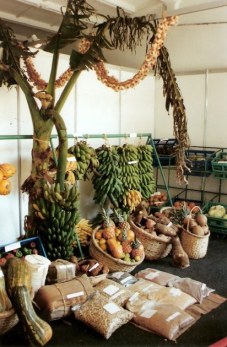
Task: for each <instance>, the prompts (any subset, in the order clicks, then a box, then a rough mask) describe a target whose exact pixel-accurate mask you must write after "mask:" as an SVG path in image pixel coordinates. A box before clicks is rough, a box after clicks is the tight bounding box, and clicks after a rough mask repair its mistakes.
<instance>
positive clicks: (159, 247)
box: [129, 219, 172, 260]
mask: <svg viewBox="0 0 227 347" xmlns="http://www.w3.org/2000/svg"><path fill="white" fill-rule="evenodd" d="M129 223H130V225H131V228H132V230H133V231H134V233H135V234H136V237H137V238H138V240H139V241H140V242H141V243H142V244H143V246H144V251H145V258H146V259H148V260H158V259H160V258H165V257H166V256H167V255H168V254H169V253H170V251H171V249H172V244H171V243H170V242H171V238H169V240H165V239H161V238H160V237H158V236H157V237H155V236H153V235H151V234H150V233H148V232H147V231H145V230H143V229H141V228H139V227H138V226H136V225H135V224H134V222H133V221H132V220H131V219H130V221H129Z"/></svg>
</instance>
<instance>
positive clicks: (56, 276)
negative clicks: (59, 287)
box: [46, 259, 76, 284]
mask: <svg viewBox="0 0 227 347" xmlns="http://www.w3.org/2000/svg"><path fill="white" fill-rule="evenodd" d="M75 276H76V264H74V263H71V262H69V261H67V260H64V259H57V260H55V261H52V262H51V264H50V265H49V268H48V273H47V277H46V284H53V283H60V282H65V281H69V280H71V279H72V278H74V277H75Z"/></svg>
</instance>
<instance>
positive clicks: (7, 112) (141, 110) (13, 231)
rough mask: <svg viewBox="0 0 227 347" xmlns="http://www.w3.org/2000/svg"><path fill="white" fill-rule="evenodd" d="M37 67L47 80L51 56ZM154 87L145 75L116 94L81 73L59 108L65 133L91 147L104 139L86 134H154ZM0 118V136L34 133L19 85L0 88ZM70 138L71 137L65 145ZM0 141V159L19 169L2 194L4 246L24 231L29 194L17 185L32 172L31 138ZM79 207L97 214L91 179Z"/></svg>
mask: <svg viewBox="0 0 227 347" xmlns="http://www.w3.org/2000/svg"><path fill="white" fill-rule="evenodd" d="M68 59H69V58H68V56H66V55H61V57H60V64H59V71H58V75H60V74H61V73H62V72H63V71H64V70H65V69H66V68H67V67H68ZM35 66H36V69H37V71H39V72H40V73H41V75H42V77H43V78H44V79H46V80H47V79H48V77H49V72H50V66H51V56H50V55H49V54H48V53H45V52H40V53H39V54H38V56H37V58H36V59H35ZM108 69H109V73H110V74H111V75H114V76H116V77H117V78H119V80H125V79H128V78H130V77H132V75H133V74H134V73H135V71H133V70H132V69H123V68H120V67H114V66H108ZM154 86H155V79H154V77H153V76H148V77H147V78H146V79H145V80H143V81H142V82H141V84H140V85H138V86H137V87H135V88H134V89H132V90H127V91H123V92H115V91H113V90H112V89H110V88H107V87H106V86H104V85H103V84H102V83H101V82H100V81H98V80H97V77H96V75H95V73H94V72H92V71H85V72H83V73H82V74H81V75H80V77H79V79H78V81H77V84H76V86H75V88H74V89H73V90H72V92H71V94H70V96H69V98H68V100H67V102H66V104H65V106H64V108H63V109H62V112H61V115H62V116H63V118H64V120H65V123H66V127H67V131H68V134H74V135H75V137H76V136H81V135H84V134H87V135H88V139H87V141H88V143H89V145H91V146H93V147H97V146H99V145H101V144H103V143H104V142H105V139H104V136H103V138H100V139H89V134H109V133H111V134H113V133H114V134H121V133H123V134H129V133H133V134H135V133H137V134H140V133H153V130H154V126H153V125H154V98H155V93H154V90H155V88H154ZM58 93H60V90H59V91H58ZM0 122H1V135H17V134H19V135H32V121H31V117H30V114H29V110H28V106H27V102H26V99H25V96H24V94H23V93H22V91H21V90H19V88H16V87H12V88H11V89H10V90H8V89H7V88H6V87H2V88H0ZM53 134H55V132H54V131H53ZM122 141H124V140H122ZM128 141H131V142H132V141H133V142H134V143H138V142H139V138H138V137H137V138H129V139H128ZM143 141H144V142H145V141H146V139H143ZM73 142H74V140H72V139H69V145H72V144H73ZM120 142H121V140H120V139H119V138H117V139H109V143H116V144H118V143H120ZM53 143H54V145H57V140H55V139H54V140H53ZM0 145H1V151H0V163H3V162H9V163H12V164H14V165H15V166H16V168H17V174H16V175H15V176H14V177H12V178H11V179H10V180H11V182H12V192H11V194H9V195H7V196H0V207H1V209H0V210H1V233H0V245H3V244H6V243H10V242H14V241H16V239H17V237H18V236H19V235H20V234H21V233H22V234H23V225H24V217H25V216H26V215H27V213H28V196H27V194H25V193H21V190H20V186H21V184H22V183H23V182H24V180H25V179H26V178H27V177H28V176H29V174H30V171H31V149H32V140H30V139H28V140H27V139H26V140H24V139H23V140H15V139H13V140H1V141H0ZM80 206H81V216H82V217H85V218H90V217H92V216H93V215H94V214H95V212H96V209H97V208H96V207H95V204H94V202H93V190H92V185H91V183H90V182H81V183H80Z"/></svg>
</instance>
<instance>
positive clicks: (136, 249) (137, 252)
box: [131, 240, 144, 261]
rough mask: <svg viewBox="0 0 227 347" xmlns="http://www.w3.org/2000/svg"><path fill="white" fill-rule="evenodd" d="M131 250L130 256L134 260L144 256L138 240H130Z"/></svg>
mask: <svg viewBox="0 0 227 347" xmlns="http://www.w3.org/2000/svg"><path fill="white" fill-rule="evenodd" d="M131 246H132V251H131V258H132V259H135V260H136V261H140V260H141V259H142V258H143V256H144V247H143V245H142V243H141V242H139V241H138V240H135V241H132V242H131Z"/></svg>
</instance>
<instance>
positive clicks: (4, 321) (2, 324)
mask: <svg viewBox="0 0 227 347" xmlns="http://www.w3.org/2000/svg"><path fill="white" fill-rule="evenodd" d="M18 321H19V318H18V316H17V314H16V312H15V310H14V308H12V309H11V310H8V311H4V312H1V313H0V335H3V334H5V333H7V331H9V330H10V329H12V328H13V327H14V326H15V325H16V324H17V323H18Z"/></svg>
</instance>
